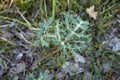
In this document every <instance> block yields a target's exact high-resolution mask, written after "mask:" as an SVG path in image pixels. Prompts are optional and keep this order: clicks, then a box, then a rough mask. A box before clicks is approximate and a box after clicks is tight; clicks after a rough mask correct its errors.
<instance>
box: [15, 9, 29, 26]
mask: <svg viewBox="0 0 120 80" xmlns="http://www.w3.org/2000/svg"><path fill="white" fill-rule="evenodd" d="M17 11H18V13H19V14H20V16H21V17H22V18H23V20H24V21H25V22H26V23H27V24H28V25H30V26H31V24H30V22H29V21H28V20H27V19H26V18H25V17H24V15H23V14H22V13H21V12H20V10H19V9H18V8H17Z"/></svg>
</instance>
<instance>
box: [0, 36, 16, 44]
mask: <svg viewBox="0 0 120 80" xmlns="http://www.w3.org/2000/svg"><path fill="white" fill-rule="evenodd" d="M0 39H2V40H3V41H6V42H8V43H9V44H12V45H14V46H16V44H15V43H13V42H12V41H9V40H7V39H6V38H3V37H0Z"/></svg>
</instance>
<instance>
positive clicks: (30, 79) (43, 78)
mask: <svg viewBox="0 0 120 80" xmlns="http://www.w3.org/2000/svg"><path fill="white" fill-rule="evenodd" d="M47 78H48V74H45V73H42V72H40V74H39V77H38V78H37V79H35V77H34V75H33V74H29V75H28V76H27V77H26V80H46V79H47Z"/></svg>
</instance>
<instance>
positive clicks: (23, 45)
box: [0, 22, 34, 78]
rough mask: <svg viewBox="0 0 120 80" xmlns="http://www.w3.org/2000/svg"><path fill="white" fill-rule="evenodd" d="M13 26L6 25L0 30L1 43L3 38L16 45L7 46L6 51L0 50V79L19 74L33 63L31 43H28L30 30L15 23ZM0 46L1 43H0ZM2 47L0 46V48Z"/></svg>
mask: <svg viewBox="0 0 120 80" xmlns="http://www.w3.org/2000/svg"><path fill="white" fill-rule="evenodd" d="M12 23H13V22H12ZM12 23H11V24H12ZM13 24H14V25H7V26H6V27H1V28H0V33H1V35H0V37H1V38H2V41H3V38H5V39H6V41H7V42H8V41H9V42H12V43H14V44H16V45H11V44H9V46H7V48H8V50H4V49H3V50H2V49H1V50H0V53H1V56H2V58H0V59H1V60H2V62H1V65H0V78H1V77H6V76H12V75H14V74H18V73H21V72H23V71H24V70H26V68H29V67H30V66H31V65H32V63H33V57H34V56H33V52H32V50H33V47H31V46H30V45H31V44H30V43H31V41H29V40H31V35H32V32H31V30H29V29H28V28H25V27H24V26H21V25H18V24H17V23H15V22H14V23H13ZM21 34H22V37H21ZM23 36H24V39H23ZM0 44H3V43H1V42H0ZM5 45H7V43H4V45H3V46H5ZM3 46H0V48H2V47H3ZM9 48H10V49H9ZM9 50H10V51H9ZM3 53H5V54H3ZM7 53H8V54H7Z"/></svg>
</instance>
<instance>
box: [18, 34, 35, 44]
mask: <svg viewBox="0 0 120 80" xmlns="http://www.w3.org/2000/svg"><path fill="white" fill-rule="evenodd" d="M19 35H20V37H21V38H22V39H23V40H24V41H25V42H27V43H28V44H31V45H33V44H32V43H31V42H30V41H28V40H27V39H26V38H25V37H24V36H23V34H22V33H20V34H19Z"/></svg>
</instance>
